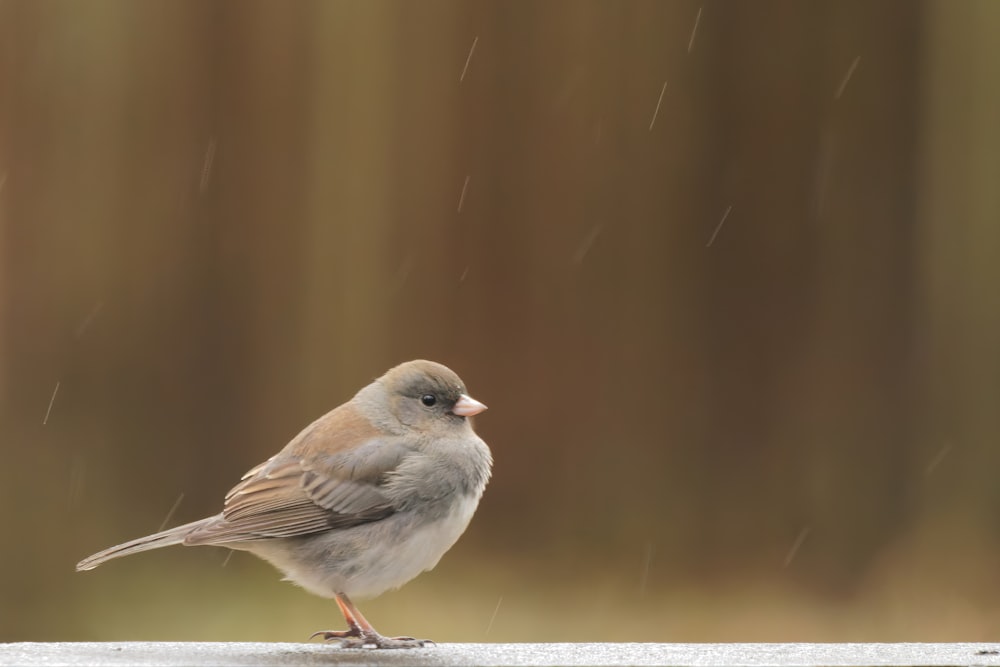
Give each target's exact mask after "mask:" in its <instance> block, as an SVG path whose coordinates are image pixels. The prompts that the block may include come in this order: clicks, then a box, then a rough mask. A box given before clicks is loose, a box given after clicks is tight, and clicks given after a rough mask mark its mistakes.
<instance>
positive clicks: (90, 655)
mask: <svg viewBox="0 0 1000 667" xmlns="http://www.w3.org/2000/svg"><path fill="white" fill-rule="evenodd" d="M0 665H28V666H31V665H46V666H48V667H54V666H56V665H67V666H73V667H76V666H79V665H142V666H145V667H176V666H178V665H194V666H200V665H265V666H267V665H431V666H437V665H442V666H452V665H702V666H716V665H720V666H721V665H752V666H756V665H778V666H786V665H787V666H796V665H806V666H808V665H831V666H839V665H997V666H998V667H1000V644H438V645H437V646H434V647H428V648H422V649H410V650H391V651H385V650H382V651H377V650H373V649H341V648H339V647H337V646H334V645H329V644H253V643H238V644H236V643H192V642H121V643H83V642H81V643H52V644H49V643H22V644H0Z"/></svg>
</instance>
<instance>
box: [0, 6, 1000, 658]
mask: <svg viewBox="0 0 1000 667" xmlns="http://www.w3.org/2000/svg"><path fill="white" fill-rule="evenodd" d="M997 34H1000V3H997V2H993V1H992V0H978V1H977V0H936V1H934V0H926V1H923V2H920V1H917V0H874V1H873V0H824V1H816V2H802V1H800V0H758V1H756V2H726V1H723V0H715V1H712V0H704V1H702V0H690V1H688V0H684V1H681V0H648V1H637V0H617V1H611V0H603V1H602V0H546V1H544V2H535V1H529V0H489V1H488V0H480V1H464V0H449V1H446V0H426V1H421V2H413V1H409V0H368V1H365V2H360V1H358V2H355V1H347V0H327V1H312V2H310V1H302V2H270V1H266V0H261V1H252V0H232V1H222V0H218V1H206V0H139V1H136V0H91V1H90V2H77V1H75V0H3V1H0V259H2V266H0V418H2V421H0V438H2V440H0V446H2V454H3V462H2V465H0V485H2V489H3V494H2V499H3V502H2V503H0V525H2V526H3V538H2V541H3V544H2V549H0V639H3V640H141V639H171V640H196V639H198V640H208V639H211V640H247V639H258V640H276V641H298V640H304V639H305V638H306V637H307V636H308V635H309V633H311V632H313V631H314V630H319V629H327V628H336V627H338V626H339V625H340V623H341V620H340V617H339V614H338V612H337V609H336V606H335V605H334V604H333V603H332V602H330V601H328V600H323V599H320V598H316V597H312V596H310V595H308V594H306V593H304V592H303V591H301V590H298V589H296V588H295V587H293V586H290V585H288V584H286V583H282V582H280V581H279V577H278V575H277V573H276V572H275V571H274V570H272V569H271V568H270V566H268V565H267V564H265V563H263V562H260V561H257V560H256V559H254V558H253V557H252V556H249V555H246V554H236V555H235V556H233V557H232V558H231V559H230V558H228V557H227V554H228V553H229V552H227V551H225V550H223V549H211V548H200V549H181V548H173V549H169V550H162V551H158V552H152V553H148V554H143V555H140V556H136V557H132V558H129V559H125V560H121V561H115V562H113V563H111V564H109V565H106V566H104V567H102V568H100V569H98V570H96V571H93V572H87V573H81V574H78V573H75V572H74V571H73V566H74V564H75V563H76V562H77V561H78V560H79V559H80V558H81V557H83V556H86V555H88V554H90V553H92V552H94V551H96V550H98V549H101V548H103V547H106V546H109V545H111V544H115V543H118V542H121V541H124V540H126V539H129V538H132V537H137V536H139V535H143V534H146V533H149V532H153V531H155V530H157V529H158V528H160V527H161V525H163V524H164V523H165V522H167V523H170V524H174V523H180V522H183V521H189V520H193V519H196V518H200V517H202V516H205V515H208V514H212V513H215V512H216V511H218V509H219V507H220V503H221V499H222V496H223V494H224V493H225V491H226V490H227V489H228V488H229V487H230V486H231V485H232V484H233V483H234V482H235V481H236V480H237V479H238V477H239V475H240V474H242V472H244V471H245V470H246V469H248V468H250V467H251V466H253V465H255V464H256V463H258V462H259V461H261V460H263V459H264V458H266V457H268V456H270V455H271V454H272V453H274V452H275V451H277V449H278V448H280V447H281V446H282V445H283V444H284V443H285V442H286V441H287V440H288V439H290V438H291V437H292V436H293V435H295V433H296V432H297V431H298V430H299V429H300V428H302V427H303V426H305V425H306V424H307V423H309V422H310V421H311V420H312V419H314V418H315V417H317V416H318V415H320V414H322V413H323V412H325V411H326V410H327V409H329V408H331V407H333V406H335V405H337V404H339V403H340V402H342V401H344V400H345V399H347V398H348V397H349V396H350V395H351V394H352V393H353V392H354V391H355V390H357V389H358V388H359V387H361V386H362V385H364V384H365V383H367V382H368V381H369V380H371V379H372V378H373V377H375V376H377V375H379V374H381V373H382V372H383V371H384V370H385V369H386V368H388V367H390V366H391V365H394V364H396V363H398V362H400V361H403V360H406V359H409V358H414V357H426V358H431V359H435V360H438V361H441V362H444V363H446V364H448V365H450V366H452V367H453V368H454V369H456V370H457V371H458V372H459V373H460V374H461V375H462V376H463V377H464V379H465V380H466V382H467V384H468V385H469V387H470V390H471V392H472V394H473V395H474V396H476V397H477V398H479V399H480V400H482V401H484V402H486V403H488V404H489V406H490V408H491V409H490V411H489V412H488V413H486V414H485V415H483V416H482V417H481V418H479V419H478V422H477V427H478V430H479V431H480V433H481V434H482V435H483V436H484V438H485V439H486V440H487V441H488V442H489V443H490V444H491V445H492V448H493V450H494V453H495V457H496V468H495V476H494V480H493V482H492V483H491V485H490V486H489V488H488V489H487V493H486V495H485V498H484V500H483V504H482V505H481V507H480V510H479V512H478V514H477V516H476V517H475V519H474V521H473V523H472V526H471V527H470V529H469V531H468V532H467V533H466V535H465V537H464V538H463V539H462V540H461V541H460V542H459V543H458V545H457V546H456V547H455V548H454V549H453V550H452V551H451V552H450V553H449V554H448V555H447V556H446V557H445V558H444V560H443V561H442V562H441V564H440V565H439V566H438V568H437V569H436V570H434V571H433V572H431V573H428V574H425V575H424V576H422V577H421V578H419V579H417V580H416V581H414V582H413V583H411V584H409V585H408V586H406V587H404V588H403V589H402V590H400V591H398V592H395V593H390V594H386V595H384V596H382V597H381V598H379V599H376V600H374V601H371V602H368V603H367V604H364V605H362V608H363V609H364V610H365V611H366V614H367V615H368V616H369V618H371V619H372V621H373V622H374V623H375V624H376V625H377V626H378V627H379V628H380V629H382V630H383V631H384V632H387V633H397V634H398V633H407V634H413V635H416V636H428V637H432V638H435V639H437V640H439V641H548V640H559V641H583V640H609V641H617V640H633V641H696V640H706V641H753V640H769V641H805V640H829V641H840V640H857V641H864V640H882V641H892V640H990V639H996V638H997V637H998V634H1000V595H998V594H1000V573H998V558H997V556H998V554H1000V521H998V519H1000V481H998V471H1000V451H998V437H1000V352H998V347H1000V345H998V344H1000V303H998V297H997V287H998V283H997V281H998V278H1000V276H998V267H1000V224H998V223H1000V196H998V192H1000V188H998V184H1000V122H998V119H1000V83H998V82H1000V58H998V52H997V47H996V35H997Z"/></svg>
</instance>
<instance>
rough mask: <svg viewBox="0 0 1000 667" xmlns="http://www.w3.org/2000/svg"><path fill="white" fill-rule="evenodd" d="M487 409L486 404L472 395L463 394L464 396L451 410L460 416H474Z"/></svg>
mask: <svg viewBox="0 0 1000 667" xmlns="http://www.w3.org/2000/svg"><path fill="white" fill-rule="evenodd" d="M485 409H486V404H484V403H480V402H479V401H477V400H476V399H474V398H472V397H471V396H466V395H465V394H462V396H461V397H460V398H459V399H458V400H457V401H456V402H455V407H453V408H452V409H451V411H452V413H454V414H456V415H459V416H460V417H472V416H473V415H478V414H479V413H480V412H482V411H483V410H485Z"/></svg>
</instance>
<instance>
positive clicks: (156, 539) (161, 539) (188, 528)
mask: <svg viewBox="0 0 1000 667" xmlns="http://www.w3.org/2000/svg"><path fill="white" fill-rule="evenodd" d="M215 518H216V517H214V516H213V517H208V518H207V519H201V520H200V521H194V522H192V523H186V524H184V525H183V526H177V527H176V528H171V529H170V530H164V531H163V532H160V533H155V534H153V535H147V536H146V537H140V538H139V539H136V540H132V541H131V542H125V543H124V544H118V545H116V546H113V547H110V548H108V549H105V550H104V551H98V552H97V553H96V554H94V555H93V556H87V557H86V558H84V559H83V560H81V561H80V562H79V563H77V564H76V570H77V572H81V571H83V570H93V569H94V568H95V567H97V566H98V565H100V564H101V563H103V562H105V561H109V560H111V559H112V558H121V557H122V556H130V555H132V554H135V553H139V552H140V551H149V550H150V549H159V548H160V547H169V546H170V545H172V544H181V543H182V542H184V538H185V537H187V536H188V535H189V534H191V532H192V531H194V530H197V529H198V528H200V527H201V526H203V525H205V524H206V523H208V522H209V521H212V520H214V519H215Z"/></svg>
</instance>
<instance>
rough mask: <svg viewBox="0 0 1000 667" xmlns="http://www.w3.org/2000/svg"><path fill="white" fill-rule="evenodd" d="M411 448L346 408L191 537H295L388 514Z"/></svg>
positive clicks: (262, 468) (230, 497)
mask: <svg viewBox="0 0 1000 667" xmlns="http://www.w3.org/2000/svg"><path fill="white" fill-rule="evenodd" d="M345 407H346V406H345ZM320 444H321V445H322V446H320ZM410 451H411V447H410V445H409V443H407V442H406V441H405V440H403V439H400V438H397V437H390V438H385V437H380V434H378V432H377V431H375V430H374V429H373V428H372V427H371V426H370V425H368V424H367V422H364V421H362V422H359V420H358V419H357V418H356V415H354V414H350V413H348V414H344V413H343V411H342V409H338V410H336V411H334V412H332V413H330V414H328V415H326V417H324V418H322V419H320V420H318V421H317V422H315V423H313V424H312V425H311V426H309V427H308V428H307V429H306V430H305V431H303V432H302V433H301V434H299V436H298V437H296V438H295V440H293V441H292V442H291V443H289V445H288V446H287V447H286V448H285V449H284V450H282V451H281V452H280V453H279V454H277V455H276V456H274V457H272V458H270V459H269V460H267V461H265V462H264V463H262V464H260V465H259V466H257V467H256V468H253V469H252V470H250V471H249V472H247V473H246V474H245V475H244V476H243V479H242V481H241V482H240V483H239V484H237V485H236V486H235V487H233V489H232V490H231V491H230V492H229V493H228V494H226V501H225V506H224V509H223V511H222V514H221V515H220V516H219V517H218V519H217V520H215V521H212V522H210V523H208V524H206V525H205V526H204V527H203V528H201V529H199V530H196V531H194V532H193V533H191V534H190V535H189V536H188V537H187V538H186V539H185V543H186V544H220V543H225V542H241V541H249V540H259V539H266V538H274V537H294V536H297V535H308V534H310V533H316V532H320V531H324V530H330V529H338V528H349V527H351V526H356V525H359V524H362V523H368V522H370V521H377V520H379V519H383V518H385V517H387V516H389V515H390V514H392V513H393V512H395V511H396V509H397V508H396V507H395V505H394V503H393V502H392V499H390V498H389V497H388V496H387V495H386V494H385V493H384V484H385V482H386V480H387V478H388V475H389V474H390V473H391V472H392V471H393V470H395V469H396V467H397V466H398V465H399V464H400V463H401V462H402V461H403V459H404V458H405V457H406V455H407V453H409V452H410Z"/></svg>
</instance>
